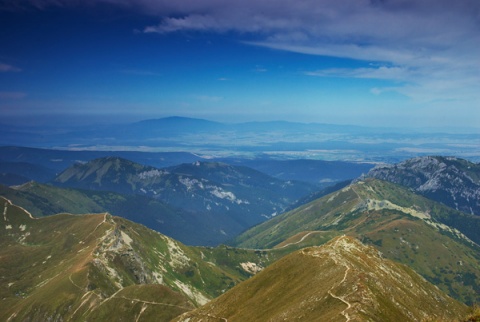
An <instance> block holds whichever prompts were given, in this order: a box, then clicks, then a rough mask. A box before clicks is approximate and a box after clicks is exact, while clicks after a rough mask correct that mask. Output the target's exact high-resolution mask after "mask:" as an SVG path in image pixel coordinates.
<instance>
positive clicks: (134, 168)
mask: <svg viewBox="0 0 480 322" xmlns="http://www.w3.org/2000/svg"><path fill="white" fill-rule="evenodd" d="M55 183H56V184H58V185H60V186H62V187H72V188H81V189H91V190H97V191H98V190H101V191H113V192H117V193H122V194H129V195H134V194H135V195H141V196H146V197H150V198H153V199H155V200H158V201H161V202H163V203H165V204H167V205H169V206H171V207H173V208H176V209H181V210H184V211H186V212H188V213H190V214H192V216H191V218H192V220H194V221H195V223H194V224H195V226H197V227H199V228H201V229H200V230H199V231H200V232H201V234H203V235H207V234H208V235H209V236H211V240H210V242H209V243H208V244H209V245H213V244H218V243H221V242H224V241H226V240H228V239H231V238H233V237H234V236H235V235H237V234H239V233H240V232H242V231H244V230H245V229H247V228H249V227H251V226H253V225H255V224H258V223H260V222H263V221H265V220H266V219H268V218H270V217H272V216H275V215H276V214H278V213H280V212H283V211H284V210H285V209H286V208H287V207H288V206H289V205H290V204H292V203H294V202H295V201H296V200H297V199H299V198H300V197H302V196H304V195H307V194H309V193H310V192H311V191H313V190H314V189H315V187H314V186H313V185H310V184H306V183H299V182H291V181H282V180H278V179H275V178H273V177H270V176H268V175H265V174H263V173H261V172H258V171H256V170H253V169H249V168H246V167H234V166H230V165H226V164H222V163H212V162H209V163H207V162H196V163H193V164H183V165H180V166H176V167H172V168H167V169H161V170H160V169H155V168H152V167H147V166H143V165H140V164H137V163H134V162H131V161H128V160H125V159H121V158H113V157H112V158H102V159H96V160H93V161H91V162H89V163H87V164H79V165H76V166H74V167H71V168H69V169H67V170H65V171H64V172H63V173H61V174H60V175H59V176H58V177H57V178H56V180H55ZM194 218H195V219H194ZM209 227H210V228H209ZM152 228H153V227H152ZM202 229H205V231H203V232H202Z"/></svg>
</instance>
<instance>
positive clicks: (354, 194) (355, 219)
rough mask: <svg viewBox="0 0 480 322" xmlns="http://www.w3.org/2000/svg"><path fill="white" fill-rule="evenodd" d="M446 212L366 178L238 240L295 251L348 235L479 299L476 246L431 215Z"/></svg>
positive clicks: (457, 293) (464, 296) (458, 294)
mask: <svg viewBox="0 0 480 322" xmlns="http://www.w3.org/2000/svg"><path fill="white" fill-rule="evenodd" d="M385 200H388V201H389V202H390V203H388V202H385ZM392 205H393V206H392ZM449 211H450V213H453V214H455V213H456V212H455V211H453V210H450V209H449V208H447V207H444V206H442V205H440V204H437V203H434V202H431V201H429V200H428V199H425V198H423V197H420V196H417V195H414V194H412V193H410V192H408V191H407V190H405V189H403V188H401V187H399V186H396V185H393V184H389V183H387V182H383V181H378V180H369V181H367V182H366V183H363V184H356V185H352V186H350V187H349V188H346V189H343V190H341V191H339V192H337V193H333V194H330V195H328V196H326V197H324V198H321V199H319V200H317V201H314V202H312V203H310V204H308V205H305V206H303V207H300V208H298V209H296V210H294V211H291V212H289V213H286V214H283V215H281V216H278V217H276V218H274V219H272V220H270V221H268V222H265V223H263V224H261V225H258V226H256V227H254V228H252V229H250V230H248V231H247V232H245V233H244V234H242V235H241V236H239V237H238V239H237V241H236V245H237V246H239V247H246V248H272V247H277V248H279V247H283V248H282V249H283V250H286V249H289V250H290V251H293V250H295V249H299V248H302V247H306V246H311V245H321V244H323V243H325V242H327V241H328V240H329V239H330V238H332V237H333V236H338V235H342V234H347V235H351V236H355V237H357V238H359V239H360V240H362V241H363V242H365V243H368V244H371V245H374V246H375V247H376V248H377V249H379V250H380V251H381V252H382V253H384V254H385V256H386V257H387V258H389V259H393V260H396V261H398V262H401V263H404V264H406V265H409V266H410V267H412V268H413V269H414V270H415V271H417V272H418V273H420V274H421V275H422V276H424V277H425V278H426V279H427V280H429V281H430V282H433V283H434V284H436V285H437V286H439V287H440V288H441V289H442V290H444V291H446V292H447V293H448V294H450V295H451V296H453V297H455V298H457V299H459V300H461V301H463V302H465V303H469V304H472V303H477V302H479V301H480V269H479V267H480V248H479V247H478V246H477V245H475V244H472V243H470V242H468V241H467V240H465V239H464V238H462V237H461V234H460V233H458V232H456V231H454V230H451V229H449V228H448V227H446V226H442V225H441V224H439V223H438V221H436V220H435V219H434V218H436V217H439V216H445V215H447V214H448V212H449ZM412 214H414V215H417V216H428V215H430V216H431V218H430V219H426V220H424V219H420V218H418V217H415V216H412ZM459 236H460V237H459Z"/></svg>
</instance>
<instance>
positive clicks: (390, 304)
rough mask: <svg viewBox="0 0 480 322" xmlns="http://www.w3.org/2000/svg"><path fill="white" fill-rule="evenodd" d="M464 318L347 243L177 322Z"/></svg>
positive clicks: (294, 259)
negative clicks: (206, 321)
mask: <svg viewBox="0 0 480 322" xmlns="http://www.w3.org/2000/svg"><path fill="white" fill-rule="evenodd" d="M465 312H466V306H464V305H463V304H460V303H458V302H456V301H455V300H453V299H451V298H449V297H448V296H446V295H445V294H443V293H442V292H441V291H440V290H439V289H438V288H436V287H435V286H433V285H431V284H430V283H428V282H427V281H425V280H424V279H423V278H422V277H420V276H419V275H418V274H416V273H415V272H414V271H413V270H411V269H410V268H408V267H406V266H404V265H401V264H397V263H394V262H392V261H390V260H387V259H384V258H383V257H382V255H381V253H379V252H378V251H377V250H376V249H375V248H373V247H370V246H365V245H363V244H362V243H361V242H360V241H358V240H357V239H355V238H353V237H348V236H341V237H337V238H335V239H333V240H332V241H330V242H329V243H327V244H325V245H323V246H321V247H310V248H305V249H302V250H299V251H297V252H295V253H292V254H290V255H287V256H286V257H284V258H282V259H280V260H279V261H277V262H275V263H274V264H272V265H270V266H269V267H268V268H266V269H265V270H263V271H262V272H260V273H258V274H257V275H255V276H254V277H253V278H251V279H249V280H247V281H245V282H243V283H242V284H239V285H237V286H236V287H235V288H233V289H232V290H230V291H229V292H227V293H225V294H224V295H222V296H220V297H219V298H217V299H215V300H213V301H211V302H210V303H208V304H206V305H205V306H203V307H201V308H199V309H197V310H195V311H192V312H188V313H185V314H183V315H182V316H180V317H179V318H177V319H176V320H175V321H184V322H186V321H189V322H194V321H204V320H205V318H206V317H208V319H207V320H208V321H210V318H212V320H211V321H213V318H215V321H217V320H218V321H220V320H223V321H227V320H228V321H229V322H230V321H293V320H301V321H345V320H346V321H367V320H368V321H421V320H424V319H432V318H433V319H448V320H453V319H454V318H458V317H459V316H462V315H464V314H465Z"/></svg>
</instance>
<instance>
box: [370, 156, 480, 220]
mask: <svg viewBox="0 0 480 322" xmlns="http://www.w3.org/2000/svg"><path fill="white" fill-rule="evenodd" d="M367 177H371V178H377V179H381V180H385V181H389V182H393V183H397V184H401V185H403V186H406V187H409V188H411V189H413V190H414V191H416V192H417V193H419V194H421V195H423V196H425V197H427V198H430V199H432V200H435V201H438V202H441V203H443V204H445V205H447V206H449V207H451V208H454V209H457V210H460V211H463V212H465V213H468V214H475V215H480V165H479V164H476V163H472V162H469V161H467V160H463V159H459V158H454V157H440V156H435V157H420V158H413V159H409V160H406V161H403V162H400V163H398V164H393V165H382V166H377V167H375V168H374V169H372V170H371V171H370V172H369V173H368V174H367Z"/></svg>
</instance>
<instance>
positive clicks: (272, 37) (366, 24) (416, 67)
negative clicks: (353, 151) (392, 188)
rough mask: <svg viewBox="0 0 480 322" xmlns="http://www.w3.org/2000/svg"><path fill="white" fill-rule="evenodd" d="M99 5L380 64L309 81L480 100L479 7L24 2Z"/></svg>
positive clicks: (471, 1) (446, 2) (400, 0)
mask: <svg viewBox="0 0 480 322" xmlns="http://www.w3.org/2000/svg"><path fill="white" fill-rule="evenodd" d="M17 2H18V1H17ZM96 2H101V3H110V4H113V5H118V6H122V7H124V8H129V9H131V10H137V11H138V12H141V13H143V14H148V15H151V16H157V17H159V23H158V24H156V25H150V26H146V27H144V28H143V30H144V32H147V33H154V32H155V33H162V34H165V33H173V32H178V31H201V32H213V33H226V32H230V33H232V34H233V35H236V37H238V40H239V41H243V42H244V43H245V44H249V45H254V46H263V47H268V48H272V49H277V50H283V51H290V52H297V53H303V54H309V55H323V56H333V57H342V58H351V59H356V60H364V61H369V62H379V63H381V64H380V67H372V68H364V69H352V70H333V69H330V70H328V69H327V70H313V71H311V72H309V73H310V75H315V74H316V76H334V75H336V76H337V77H355V78H376V79H382V80H392V81H395V82H398V84H399V85H398V87H397V88H396V90H397V91H398V92H400V93H402V94H404V95H408V96H409V97H411V98H413V99H415V100H420V101H424V100H435V99H438V97H440V98H441V99H445V100H466V99H469V100H476V101H478V100H479V99H480V91H479V90H478V87H479V84H480V60H479V59H478V57H480V1H478V0H457V1H452V0H384V1H383V0H356V1H351V0H322V1H318V0H275V1H274V0H242V1H225V0H202V1H199V0H175V1H171V0H85V1H83V2H81V1H78V0H77V1H73V0H24V1H22V3H30V4H33V5H35V6H36V7H38V8H43V7H46V6H52V5H57V6H67V5H72V3H73V5H80V4H83V3H88V4H92V3H96ZM7 3H10V4H14V3H16V1H13V0H10V2H8V1H7ZM0 68H1V67H0ZM4 68H5V67H4ZM400 83H403V84H402V85H400ZM378 90H381V89H380V88H378ZM389 90H391V89H389Z"/></svg>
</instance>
